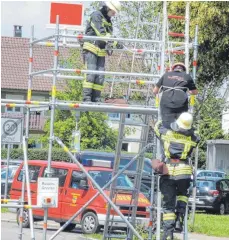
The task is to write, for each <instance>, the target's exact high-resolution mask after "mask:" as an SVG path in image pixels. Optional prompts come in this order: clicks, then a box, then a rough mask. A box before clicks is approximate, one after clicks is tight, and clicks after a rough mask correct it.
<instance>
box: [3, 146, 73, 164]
mask: <svg viewBox="0 0 229 240" xmlns="http://www.w3.org/2000/svg"><path fill="white" fill-rule="evenodd" d="M1 155H2V159H6V157H7V149H2V150H1ZM10 158H11V159H19V160H23V159H24V156H23V149H19V148H18V149H12V150H10ZM28 159H29V160H48V149H40V148H29V149H28ZM52 160H54V161H66V162H69V161H70V158H69V157H68V155H67V153H66V152H64V151H63V149H55V148H53V150H52Z"/></svg>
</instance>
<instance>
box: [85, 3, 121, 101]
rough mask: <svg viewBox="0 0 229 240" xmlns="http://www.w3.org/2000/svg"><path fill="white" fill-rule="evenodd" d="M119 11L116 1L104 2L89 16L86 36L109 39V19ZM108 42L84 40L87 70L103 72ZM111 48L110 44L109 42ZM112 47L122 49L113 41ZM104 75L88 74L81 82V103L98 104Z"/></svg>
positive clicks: (119, 7)
mask: <svg viewBox="0 0 229 240" xmlns="http://www.w3.org/2000/svg"><path fill="white" fill-rule="evenodd" d="M120 10H121V4H120V2H119V1H117V0H111V1H105V2H104V5H103V7H102V8H101V9H100V10H99V11H95V12H93V13H92V14H91V16H90V19H89V21H88V24H87V27H86V31H85V34H86V35H87V36H97V37H111V35H112V32H113V27H112V22H111V17H113V16H115V15H116V14H117V13H118V12H119V11H120ZM107 42H108V41H102V40H96V41H94V40H85V41H84V44H83V57H84V64H85V68H86V69H87V70H95V71H104V70H105V56H106V55H107V51H106V47H107ZM109 46H110V47H111V43H110V42H109ZM112 47H116V48H122V47H123V46H122V45H121V44H118V42H116V41H114V42H112ZM103 83H104V75H96V74H88V75H87V76H86V79H85V80H84V82H83V101H86V102H99V101H100V95H101V91H102V89H103Z"/></svg>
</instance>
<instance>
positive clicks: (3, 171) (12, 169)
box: [1, 165, 19, 198]
mask: <svg viewBox="0 0 229 240" xmlns="http://www.w3.org/2000/svg"><path fill="white" fill-rule="evenodd" d="M18 167H19V166H17V165H13V166H11V165H10V166H9V172H8V188H7V195H8V194H9V192H10V188H11V184H12V182H13V178H14V175H15V173H16V171H17V169H18ZM6 171H7V168H6V167H3V168H1V197H2V198H3V197H4V193H5V184H6Z"/></svg>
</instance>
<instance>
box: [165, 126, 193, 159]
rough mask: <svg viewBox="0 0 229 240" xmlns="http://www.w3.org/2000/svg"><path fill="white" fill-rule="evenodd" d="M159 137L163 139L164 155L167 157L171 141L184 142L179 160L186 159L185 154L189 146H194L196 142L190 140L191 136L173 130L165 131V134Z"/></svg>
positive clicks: (189, 148)
mask: <svg viewBox="0 0 229 240" xmlns="http://www.w3.org/2000/svg"><path fill="white" fill-rule="evenodd" d="M161 139H162V140H163V141H164V149H165V156H166V157H167V158H170V157H171V156H170V151H169V146H170V144H171V143H179V144H184V150H183V152H182V154H181V158H180V159H181V160H182V159H184V160H186V159H187V155H188V153H189V152H190V150H191V147H196V145H197V143H196V142H194V141H192V140H191V139H192V138H191V136H185V135H183V134H179V133H176V132H173V131H170V130H169V131H167V133H166V134H165V135H162V136H161Z"/></svg>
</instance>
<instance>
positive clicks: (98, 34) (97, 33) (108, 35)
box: [91, 22, 111, 42]
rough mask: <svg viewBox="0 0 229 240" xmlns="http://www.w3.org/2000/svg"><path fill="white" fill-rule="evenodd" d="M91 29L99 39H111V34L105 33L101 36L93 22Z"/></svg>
mask: <svg viewBox="0 0 229 240" xmlns="http://www.w3.org/2000/svg"><path fill="white" fill-rule="evenodd" d="M91 27H92V28H93V30H94V31H95V34H96V35H97V36H99V37H110V36H111V34H110V33H105V34H101V33H100V32H99V31H98V29H97V28H96V27H95V24H94V23H93V22H91ZM100 41H104V42H107V40H100Z"/></svg>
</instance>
